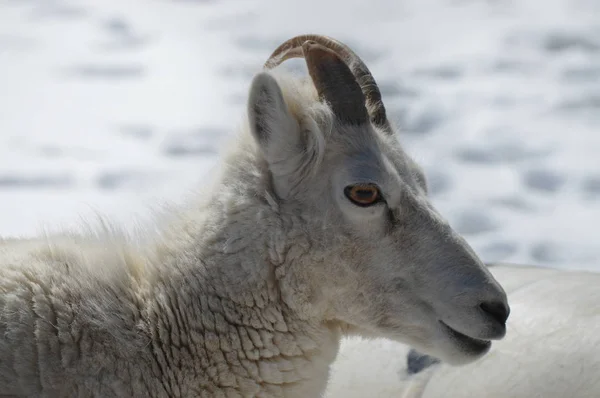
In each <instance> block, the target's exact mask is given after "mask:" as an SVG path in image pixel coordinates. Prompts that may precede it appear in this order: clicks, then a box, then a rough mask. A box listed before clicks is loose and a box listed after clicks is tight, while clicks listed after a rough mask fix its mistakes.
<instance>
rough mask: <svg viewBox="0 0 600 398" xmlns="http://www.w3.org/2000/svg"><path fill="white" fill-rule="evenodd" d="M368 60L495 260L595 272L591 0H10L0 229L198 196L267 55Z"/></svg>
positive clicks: (0, 45)
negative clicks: (340, 54) (313, 43)
mask: <svg viewBox="0 0 600 398" xmlns="http://www.w3.org/2000/svg"><path fill="white" fill-rule="evenodd" d="M309 32H311V33H323V34H328V35H331V36H334V37H336V38H339V39H341V40H342V41H345V42H346V43H348V44H349V45H350V46H351V47H352V48H354V49H355V50H356V51H357V52H358V53H359V54H360V55H361V56H362V57H363V58H364V59H365V61H366V62H367V64H368V65H369V67H370V68H371V70H372V71H373V73H374V75H375V77H376V79H377V81H378V82H379V84H380V86H381V88H382V90H383V92H384V100H385V102H386V104H387V107H388V109H389V110H390V112H391V113H392V115H393V117H394V120H395V121H396V123H397V124H398V125H399V126H400V127H401V128H402V129H403V133H402V139H403V140H404V142H405V144H406V146H407V148H408V149H409V152H410V153H412V154H413V155H414V156H415V158H416V159H417V160H418V161H419V162H420V163H421V164H422V165H423V166H424V167H425V168H426V171H427V174H428V176H429V179H430V183H431V186H432V193H433V200H434V203H435V204H436V205H437V206H438V208H439V209H440V211H441V212H442V213H443V214H444V215H445V216H446V217H447V218H448V219H449V220H450V221H451V223H452V224H453V225H454V226H455V227H456V228H457V229H458V230H459V231H461V232H462V233H463V234H464V235H465V237H466V238H467V239H468V240H469V242H470V243H472V244H473V246H474V247H475V249H476V250H477V251H478V252H479V254H480V255H481V256H482V257H483V258H484V260H487V261H493V260H507V261H517V262H527V263H534V264H542V265H549V266H560V267H571V268H588V269H597V270H599V271H600V242H599V236H600V235H599V234H598V232H597V231H596V229H595V228H594V227H595V226H596V225H599V224H600V156H599V155H600V2H599V1H597V0H588V1H584V0H519V1H517V0H514V1H510V0H487V1H484V0H480V1H469V0H453V1H432V0H410V1H409V0H385V1H384V0H369V1H358V0H344V1H342V0H340V1H331V0H330V1H326V0H302V1H296V0H294V1H290V0H286V1H282V0H273V1H266V0H237V1H234V0H213V1H210V0H206V1H193V0H187V1H185V0H118V1H117V0H102V1H98V0H0V235H32V234H34V233H36V232H38V231H40V229H42V228H47V227H49V226H53V225H61V226H72V225H75V224H77V223H79V222H80V217H83V218H88V219H89V218H90V217H91V215H92V214H93V213H94V212H100V213H102V214H105V215H108V216H111V217H113V218H115V219H117V220H119V221H123V222H125V223H127V224H129V223H133V222H134V220H136V219H143V218H144V217H146V216H148V215H149V214H150V213H149V211H148V210H150V209H151V208H152V207H153V206H154V207H155V206H157V205H159V204H160V203H163V202H165V201H169V202H171V201H178V200H179V199H181V198H182V197H183V196H182V195H184V193H185V192H187V191H189V190H190V189H196V190H198V189H200V190H201V187H202V185H201V184H202V181H203V178H205V176H206V175H207V173H209V172H210V168H211V167H212V166H213V165H214V164H215V162H216V160H217V155H218V151H219V148H220V144H221V143H222V142H223V139H225V138H227V137H228V136H230V134H232V132H233V130H234V128H235V127H236V126H237V125H239V123H241V121H242V119H241V116H242V112H243V110H244V101H245V96H246V90H247V88H248V85H249V83H250V79H251V77H252V75H253V73H255V72H257V71H258V70H259V69H260V67H261V65H262V63H263V62H264V61H265V60H266V58H267V57H268V55H269V54H270V53H271V51H272V50H273V49H274V48H275V47H276V46H277V45H278V44H279V43H280V42H282V41H283V40H285V39H287V38H289V37H291V36H292V35H295V34H299V33H309Z"/></svg>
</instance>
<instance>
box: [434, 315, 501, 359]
mask: <svg viewBox="0 0 600 398" xmlns="http://www.w3.org/2000/svg"><path fill="white" fill-rule="evenodd" d="M439 322H440V323H441V324H442V327H443V328H444V330H445V332H446V333H447V334H448V335H449V337H450V339H452V340H453V341H454V342H455V343H456V344H457V345H458V346H459V347H460V348H461V349H462V350H463V351H465V352H469V353H472V354H473V355H478V354H481V353H482V352H484V351H487V350H488V349H489V348H490V346H491V345H492V342H491V341H489V340H481V339H476V338H474V337H470V336H467V335H466V334H463V333H461V332H459V331H457V330H455V329H453V328H451V327H450V326H448V325H447V324H446V323H444V321H441V320H440V321H439Z"/></svg>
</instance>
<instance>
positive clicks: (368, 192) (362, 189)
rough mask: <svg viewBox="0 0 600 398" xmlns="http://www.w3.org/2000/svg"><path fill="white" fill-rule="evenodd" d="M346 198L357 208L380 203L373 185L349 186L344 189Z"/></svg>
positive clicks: (377, 190)
mask: <svg viewBox="0 0 600 398" xmlns="http://www.w3.org/2000/svg"><path fill="white" fill-rule="evenodd" d="M344 194H345V195H346V197H347V198H348V199H349V200H350V201H351V202H352V203H354V204H355V205H357V206H362V207H366V206H371V205H374V204H375V203H378V202H380V201H381V193H380V192H379V188H377V186H376V185H373V184H356V185H349V186H347V187H346V188H345V189H344Z"/></svg>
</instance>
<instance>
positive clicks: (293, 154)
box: [248, 72, 303, 198]
mask: <svg viewBox="0 0 600 398" xmlns="http://www.w3.org/2000/svg"><path fill="white" fill-rule="evenodd" d="M248 121H249V123H250V130H251V131H252V134H253V136H254V138H255V139H256V141H257V142H258V144H259V146H260V148H261V151H262V154H263V156H264V157H265V159H266V161H267V163H268V164H269V168H270V170H271V173H272V175H273V181H274V183H275V188H276V193H277V195H278V196H280V197H284V198H285V197H286V196H288V195H289V193H290V190H291V189H292V188H293V185H294V180H295V179H294V174H295V173H296V172H297V171H298V169H299V167H300V164H301V158H302V154H303V150H302V145H303V144H302V140H301V134H300V126H299V124H298V121H297V120H296V119H295V118H294V117H293V116H292V115H291V114H290V112H289V110H288V107H287V104H286V103H285V100H284V99H283V94H282V92H281V88H280V87H279V84H277V81H276V80H275V79H274V78H273V77H272V76H271V75H269V74H268V73H265V72H262V73H259V74H258V75H256V76H255V77H254V79H253V80H252V85H251V87H250V95H249V98H248Z"/></svg>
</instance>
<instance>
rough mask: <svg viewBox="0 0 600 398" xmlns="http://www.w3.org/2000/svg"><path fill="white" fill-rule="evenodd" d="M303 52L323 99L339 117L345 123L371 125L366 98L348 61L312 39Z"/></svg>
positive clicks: (305, 44) (308, 41)
mask: <svg viewBox="0 0 600 398" xmlns="http://www.w3.org/2000/svg"><path fill="white" fill-rule="evenodd" d="M302 52H303V54H304V58H305V59H306V65H307V67H308V73H309V74H310V77H311V78H312V80H313V83H314V85H315V87H316V89H317V92H318V93H319V97H320V98H321V99H324V100H326V101H327V102H328V103H329V105H330V106H331V110H332V111H333V114H334V115H335V116H336V118H337V119H338V120H339V121H341V122H342V123H345V124H355V125H360V124H365V123H367V121H368V120H369V115H368V113H367V108H366V107H365V96H364V94H363V92H362V90H361V88H360V86H359V85H358V82H357V81H356V79H355V78H354V75H353V74H352V71H351V70H350V68H349V67H348V65H347V64H346V63H345V62H344V60H343V59H341V58H340V57H339V55H337V54H336V53H335V52H334V51H332V50H330V49H328V48H326V47H324V46H322V45H320V44H318V43H316V42H314V41H310V40H307V41H306V42H304V44H302Z"/></svg>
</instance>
